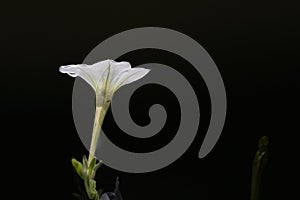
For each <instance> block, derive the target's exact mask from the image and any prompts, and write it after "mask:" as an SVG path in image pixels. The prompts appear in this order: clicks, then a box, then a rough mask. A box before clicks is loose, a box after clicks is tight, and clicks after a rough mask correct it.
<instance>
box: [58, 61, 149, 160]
mask: <svg viewBox="0 0 300 200" xmlns="http://www.w3.org/2000/svg"><path fill="white" fill-rule="evenodd" d="M59 71H60V72H62V73H67V74H69V75H70V76H72V77H77V76H79V77H81V78H82V79H84V80H85V81H86V82H87V83H88V84H89V85H90V86H91V87H92V88H93V89H94V91H95V95H96V113H95V120H94V127H93V134H92V141H91V146H90V154H89V159H88V163H90V162H91V161H92V159H93V158H94V156H95V151H96V146H97V141H98V139H99V135H100V130H101V126H102V123H103V119H104V116H105V113H106V111H107V109H108V107H109V105H110V102H111V100H112V98H113V95H114V93H115V92H116V91H117V90H118V89H119V88H120V87H122V86H124V85H126V84H129V83H132V82H134V81H136V80H139V79H141V78H142V77H144V76H145V75H146V74H147V73H148V72H149V71H150V70H149V69H144V68H131V65H130V63H129V62H115V61H113V60H104V61H101V62H97V63H95V64H92V65H86V64H78V65H66V66H61V67H60V68H59Z"/></svg>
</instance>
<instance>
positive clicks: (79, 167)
mask: <svg viewBox="0 0 300 200" xmlns="http://www.w3.org/2000/svg"><path fill="white" fill-rule="evenodd" d="M71 162H72V165H73V167H74V168H75V170H76V172H77V174H78V175H79V176H80V177H81V178H82V179H83V174H82V164H81V162H79V161H78V160H76V159H75V158H72V160H71Z"/></svg>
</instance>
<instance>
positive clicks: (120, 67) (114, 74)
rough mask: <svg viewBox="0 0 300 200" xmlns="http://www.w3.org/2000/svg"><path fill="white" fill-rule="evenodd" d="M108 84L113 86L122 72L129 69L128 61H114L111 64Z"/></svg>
mask: <svg viewBox="0 0 300 200" xmlns="http://www.w3.org/2000/svg"><path fill="white" fill-rule="evenodd" d="M111 69H112V70H111V75H110V80H109V81H110V85H111V86H112V87H113V86H114V85H115V84H116V83H117V82H118V81H119V79H120V77H121V76H122V74H124V73H126V72H128V71H129V70H130V69H131V65H130V63H129V62H114V63H112V64H111Z"/></svg>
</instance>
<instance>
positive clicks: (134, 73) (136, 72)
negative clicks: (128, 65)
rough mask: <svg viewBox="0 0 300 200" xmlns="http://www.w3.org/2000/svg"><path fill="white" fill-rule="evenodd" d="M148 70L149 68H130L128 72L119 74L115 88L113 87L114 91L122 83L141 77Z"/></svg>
mask: <svg viewBox="0 0 300 200" xmlns="http://www.w3.org/2000/svg"><path fill="white" fill-rule="evenodd" d="M149 71H150V69H144V68H132V69H131V70H129V71H128V72H126V73H124V74H121V76H120V77H119V81H118V82H117V83H116V88H115V89H114V91H116V90H117V89H119V88H120V87H122V86H123V85H126V84H129V83H132V82H134V81H137V80H139V79H141V78H143V77H144V76H145V75H146V74H148V72H149Z"/></svg>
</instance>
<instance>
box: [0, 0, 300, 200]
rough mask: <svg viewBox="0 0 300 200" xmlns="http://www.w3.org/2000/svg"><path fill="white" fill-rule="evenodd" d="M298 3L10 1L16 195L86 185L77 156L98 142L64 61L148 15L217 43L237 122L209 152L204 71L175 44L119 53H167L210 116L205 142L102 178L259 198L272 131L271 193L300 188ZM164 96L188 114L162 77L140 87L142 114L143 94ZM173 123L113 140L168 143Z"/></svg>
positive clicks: (64, 194) (8, 162)
mask: <svg viewBox="0 0 300 200" xmlns="http://www.w3.org/2000/svg"><path fill="white" fill-rule="evenodd" d="M296 2H297V1H291V0H289V1H256V0H254V1H237V0H229V1H217V0H209V1H208V0H201V1H161V2H160V1H156V0H155V1H116V0H114V1H81V2H75V1H62V2H53V1H52V2H51V1H49V2H43V1H37V2H32V1H20V2H11V3H10V4H9V5H4V6H1V7H2V8H3V9H2V10H3V11H1V57H2V59H1V79H0V83H1V91H2V92H3V93H2V95H1V106H2V108H1V125H2V132H3V133H2V137H3V139H1V141H3V142H4V144H6V146H5V145H2V148H3V150H2V154H3V155H4V157H3V158H2V161H1V164H2V168H3V170H2V174H3V176H4V177H5V179H3V180H5V181H3V182H4V184H5V185H6V187H5V188H7V189H6V191H7V192H8V193H9V195H10V197H11V199H15V198H24V199H27V198H30V199H35V198H37V199H71V198H72V196H71V193H72V192H75V191H76V190H77V186H76V184H75V182H74V172H73V169H72V166H71V163H70V159H71V158H72V157H75V158H77V159H81V157H82V155H83V154H87V150H86V149H85V148H84V146H83V144H82V143H81V141H80V139H79V137H78V135H77V132H76V129H75V126H74V123H73V118H72V109H71V97H72V87H73V83H74V79H72V78H70V77H67V76H66V75H62V74H60V73H59V72H58V67H59V66H61V65H65V64H71V63H81V62H82V61H83V59H84V58H85V56H86V55H87V54H88V53H89V52H90V51H91V50H92V49H93V48H94V47H95V46H96V45H98V44H99V43H100V42H101V41H103V40H104V39H106V38H108V37H110V36H112V35H114V34H117V33H119V32H121V31H125V30H127V29H131V28H137V27H144V26H159V27H165V28H170V29H174V30H177V31H180V32H182V33H184V34H187V35H188V36H190V37H192V38H193V39H195V40H197V41H198V42H199V43H200V44H201V45H202V46H203V47H204V48H205V49H206V50H207V51H208V53H209V54H210V55H211V57H212V58H213V59H214V61H215V62H216V64H217V66H218V68H219V70H220V73H221V74H222V77H223V80H224V83H225V87H226V92H227V98H228V113H227V119H226V124H225V127H224V130H223V133H222V135H221V138H220V140H219V141H218V143H217V145H216V146H215V148H214V149H213V151H212V152H211V153H210V154H209V155H208V156H207V157H205V158H203V159H198V158H197V155H198V151H199V148H200V146H201V143H202V139H203V137H204V135H205V130H206V128H207V124H208V118H209V108H208V107H209V99H208V95H207V91H206V88H205V84H204V83H203V81H202V79H201V77H196V76H195V74H194V71H193V69H192V66H189V64H188V63H186V61H184V60H182V59H180V58H179V57H178V56H176V55H173V54H170V53H168V52H163V51H158V50H156V51H155V50H140V51H136V52H131V53H128V54H126V55H124V56H122V57H121V58H119V59H118V61H120V60H127V61H130V62H131V63H132V65H133V66H136V65H138V64H142V63H147V62H161V63H163V64H168V65H170V66H171V67H173V68H175V69H178V70H179V71H180V72H181V73H182V74H184V75H185V76H186V77H187V78H188V79H189V80H190V82H191V83H192V85H193V87H194V88H195V90H196V91H197V92H198V97H199V101H200V106H201V114H202V115H203V117H202V118H203V120H202V121H201V127H200V131H199V133H198V135H197V138H196V140H195V142H194V143H193V144H192V146H191V147H190V148H189V150H188V151H187V152H186V153H185V154H184V155H183V156H182V157H181V158H180V159H179V160H177V161H176V162H175V163H173V164H171V165H170V166H168V167H166V168H164V169H162V170H159V171H156V172H151V173H146V174H128V173H123V172H118V171H115V170H113V169H110V168H108V167H106V166H102V168H101V170H99V173H98V175H97V178H98V187H102V188H104V189H105V190H106V191H109V190H112V189H113V187H114V180H115V178H116V176H119V177H120V180H121V183H120V189H121V192H122V194H123V197H124V199H125V200H128V199H130V200H134V199H145V200H147V199H249V196H250V180H251V164H252V158H253V156H254V154H255V151H256V145H257V141H258V139H259V138H260V137H261V136H263V135H267V136H269V138H270V158H269V163H268V166H267V168H266V171H265V173H264V177H263V185H262V198H263V199H275V198H277V199H288V198H295V197H294V196H295V195H296V196H299V195H297V187H298V185H299V183H298V181H299V178H298V177H297V170H296V163H297V162H298V159H299V156H298V154H297V149H298V148H297V142H298V140H297V136H298V134H299V133H298V124H299V120H298V115H299V114H298V113H299V105H298V104H299V100H300V99H299V95H298V93H299V89H300V79H299V72H300V70H299V60H298V52H299V34H300V31H299V30H300V29H299V6H298V5H297V3H296ZM159 102H160V103H162V104H165V105H166V106H167V107H168V109H169V111H168V112H169V116H173V117H169V118H168V120H170V123H173V124H177V123H178V116H179V114H178V112H177V111H178V108H177V107H176V106H177V103H176V99H175V98H174V96H172V93H170V92H169V91H168V90H167V89H166V88H164V87H160V86H156V85H152V86H151V85H148V86H145V87H143V88H141V89H140V90H138V91H137V92H136V94H134V96H133V97H132V102H131V106H130V108H131V109H130V110H131V113H132V116H133V120H135V121H136V122H137V123H138V124H141V125H143V124H144V125H145V124H147V123H148V122H149V119H148V118H147V112H148V111H147V110H146V109H145V106H144V105H147V106H150V105H151V104H153V103H159ZM167 107H166V109H167ZM143 108H144V109H143ZM202 112H203V113H202ZM176 113H177V114H176ZM172 120H175V121H174V122H172ZM176 120H177V121H176ZM115 126H116V125H115V124H114V121H113V119H112V117H111V113H109V114H108V115H107V118H106V120H105V123H104V129H107V130H108V129H109V130H110V129H111V130H117V128H116V127H115ZM168 127H169V128H166V129H165V132H164V133H160V138H156V140H153V141H151V144H149V142H148V143H147V142H145V141H144V143H139V142H137V141H133V140H132V139H130V138H128V137H126V135H125V134H124V133H121V132H118V131H112V132H114V133H113V134H112V136H111V139H112V140H114V142H115V143H117V144H119V145H120V146H122V145H123V147H124V148H129V149H131V150H133V151H146V150H149V149H151V148H152V144H153V145H156V147H157V148H159V147H160V146H163V144H166V143H167V142H168V141H170V139H171V137H172V132H174V131H170V130H172V129H174V126H172V125H170V124H169V125H168ZM168 130H169V131H168ZM118 135H120V136H118ZM146 143H147V144H146ZM139 144H145V145H140V146H139ZM143 148H144V149H143ZM294 181H295V183H294ZM296 198H297V197H296Z"/></svg>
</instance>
